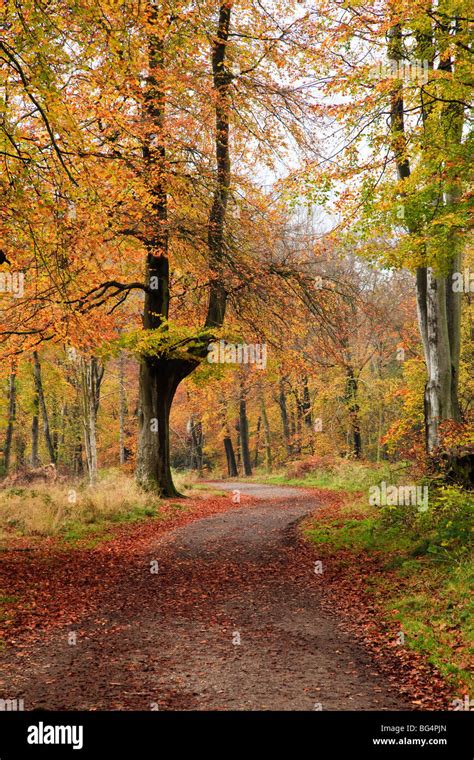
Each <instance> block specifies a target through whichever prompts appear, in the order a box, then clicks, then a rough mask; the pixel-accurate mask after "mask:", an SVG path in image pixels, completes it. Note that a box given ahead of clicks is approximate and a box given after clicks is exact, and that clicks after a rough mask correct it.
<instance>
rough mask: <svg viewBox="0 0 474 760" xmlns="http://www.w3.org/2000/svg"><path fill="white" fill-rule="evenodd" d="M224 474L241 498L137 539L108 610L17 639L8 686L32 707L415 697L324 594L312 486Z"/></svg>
mask: <svg viewBox="0 0 474 760" xmlns="http://www.w3.org/2000/svg"><path fill="white" fill-rule="evenodd" d="M215 485H216V487H217V488H219V489H225V490H230V491H232V490H236V489H238V490H239V491H240V492H241V494H242V496H243V502H242V504H240V505H235V504H233V503H232V501H231V496H232V494H229V509H228V511H226V512H223V513H221V514H216V515H213V516H211V517H207V518H205V519H199V520H196V521H195V522H192V523H190V524H188V525H186V526H184V527H182V528H179V529H178V530H175V531H172V532H170V533H167V534H166V535H165V537H164V538H161V539H159V540H152V539H151V540H150V541H149V542H148V544H146V545H145V546H143V544H140V546H139V547H138V548H137V550H136V553H135V554H133V556H132V558H131V559H130V557H129V556H127V558H126V559H124V560H123V566H121V565H120V566H119V567H118V568H115V570H116V572H117V577H116V578H115V576H114V582H113V583H112V584H111V588H110V589H109V591H108V593H107V594H105V595H104V598H103V599H102V600H100V606H98V610H99V613H98V614H91V615H88V616H86V617H81V618H80V619H78V620H76V621H75V622H74V625H72V626H71V625H70V626H67V627H62V628H61V629H59V630H58V629H54V630H52V631H50V632H49V633H47V632H46V633H45V634H44V636H43V638H42V640H41V641H38V642H36V643H34V645H32V647H30V648H28V647H26V648H25V647H22V648H21V647H18V648H15V647H13V648H9V649H8V650H7V652H6V655H5V658H4V660H5V662H4V666H3V667H2V670H3V678H2V680H1V682H0V686H1V691H0V697H4V698H5V697H9V698H20V697H23V698H24V700H25V709H38V708H46V709H86V710H90V709H92V710H102V709H127V710H129V709H133V710H140V709H141V710H149V709H160V710H170V709H171V710H173V709H178V710H181V709H184V710H187V709H197V710H211V709H217V710H231V709H246V710H314V709H321V708H322V709H323V710H347V709H357V710H374V709H407V708H409V707H410V705H409V704H407V703H406V702H405V703H404V702H403V701H402V698H401V697H400V696H399V694H398V693H397V691H396V689H393V688H391V686H390V684H388V683H387V681H386V679H384V678H383V676H381V675H380V674H379V673H378V672H377V667H376V665H375V664H374V662H373V661H372V660H371V658H370V656H369V655H368V654H367V652H366V651H365V650H364V648H363V647H362V646H361V645H360V644H358V643H357V642H355V641H354V640H353V639H352V637H351V636H350V635H348V634H347V633H344V632H343V631H342V630H341V629H340V628H339V627H338V625H337V618H336V617H335V616H334V617H333V616H332V615H331V614H330V613H328V612H327V611H323V609H322V607H321V604H320V591H319V584H321V583H322V582H323V580H322V578H323V576H321V575H318V574H315V572H314V556H313V555H312V554H311V552H310V551H308V552H306V551H302V550H301V547H300V546H299V545H298V542H297V539H296V524H297V522H298V521H299V520H300V519H301V518H302V517H304V516H305V515H306V514H308V512H310V511H312V510H314V509H315V508H316V507H317V504H316V503H315V501H314V497H312V496H311V495H310V494H309V493H308V492H305V491H303V490H300V489H292V488H279V487H269V486H260V485H254V484H248V483H237V482H232V483H226V484H223V483H221V482H219V483H216V484H215ZM246 497H253V498H254V499H256V500H255V501H252V502H251V503H250V504H249V503H247V504H246ZM87 559H88V561H89V562H94V555H93V553H92V552H91V554H90V557H88V558H87ZM115 562H119V563H120V558H118V559H116V560H115ZM152 562H156V563H157V564H155V565H154V566H153V565H151V564H150V563H152ZM114 567H115V565H114ZM152 567H153V568H154V569H155V570H157V572H155V573H153V572H151V569H152ZM115 570H114V572H115ZM93 571H94V568H93V567H92V568H91V572H93ZM77 583H78V584H79V585H80V583H81V580H80V578H78V579H77ZM86 591H87V589H86ZM71 631H73V632H75V634H76V636H77V643H76V644H75V645H71V644H70V643H68V635H69V634H70V633H71Z"/></svg>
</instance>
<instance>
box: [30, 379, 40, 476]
mask: <svg viewBox="0 0 474 760" xmlns="http://www.w3.org/2000/svg"><path fill="white" fill-rule="evenodd" d="M38 452H39V398H38V393H37V391H35V394H34V397H33V419H32V420H31V457H30V464H31V467H39V453H38Z"/></svg>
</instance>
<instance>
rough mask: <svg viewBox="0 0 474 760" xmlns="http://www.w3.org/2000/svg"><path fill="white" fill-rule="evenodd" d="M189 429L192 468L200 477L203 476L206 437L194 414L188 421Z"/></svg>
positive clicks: (200, 423)
mask: <svg viewBox="0 0 474 760" xmlns="http://www.w3.org/2000/svg"><path fill="white" fill-rule="evenodd" d="M187 429H188V435H189V442H190V448H191V456H190V466H191V469H192V470H197V471H198V472H199V475H202V468H203V444H204V436H203V432H202V422H201V420H200V419H197V418H196V417H195V415H194V414H192V415H191V417H190V418H189V420H188V425H187Z"/></svg>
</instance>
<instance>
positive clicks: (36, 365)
mask: <svg viewBox="0 0 474 760" xmlns="http://www.w3.org/2000/svg"><path fill="white" fill-rule="evenodd" d="M33 375H34V380H35V388H36V393H37V394H38V401H39V408H40V411H41V417H42V419H43V433H44V438H45V441H46V448H47V449H48V455H49V461H50V462H52V463H53V464H56V451H55V448H54V443H53V439H52V436H51V431H50V427H49V418H48V410H47V409H46V401H45V397H44V391H43V381H42V378H41V364H40V360H39V356H38V353H37V351H34V352H33Z"/></svg>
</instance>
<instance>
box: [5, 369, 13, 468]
mask: <svg viewBox="0 0 474 760" xmlns="http://www.w3.org/2000/svg"><path fill="white" fill-rule="evenodd" d="M15 418H16V371H15V370H12V371H11V372H10V377H9V380H8V422H7V432H6V435H5V443H4V446H3V467H4V470H5V474H7V472H8V470H9V467H10V459H11V452H12V440H13V430H14V427H15Z"/></svg>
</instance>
